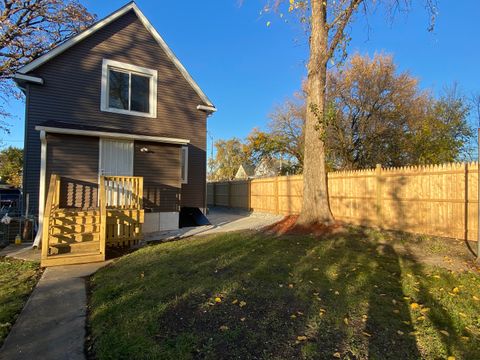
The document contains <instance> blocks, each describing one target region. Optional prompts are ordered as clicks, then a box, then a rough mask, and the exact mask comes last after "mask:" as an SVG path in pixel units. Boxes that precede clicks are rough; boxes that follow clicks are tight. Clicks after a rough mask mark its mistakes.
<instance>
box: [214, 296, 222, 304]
mask: <svg viewBox="0 0 480 360" xmlns="http://www.w3.org/2000/svg"><path fill="white" fill-rule="evenodd" d="M215 302H216V303H218V304H219V303H221V302H222V299H220V298H219V297H218V296H217V297H216V298H215Z"/></svg>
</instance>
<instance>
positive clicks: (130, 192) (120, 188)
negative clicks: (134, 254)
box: [100, 176, 144, 246]
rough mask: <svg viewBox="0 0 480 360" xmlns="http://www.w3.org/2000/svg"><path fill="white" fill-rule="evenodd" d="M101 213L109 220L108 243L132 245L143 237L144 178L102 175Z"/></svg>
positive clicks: (107, 221)
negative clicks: (102, 205)
mask: <svg viewBox="0 0 480 360" xmlns="http://www.w3.org/2000/svg"><path fill="white" fill-rule="evenodd" d="M100 184H101V188H100V204H105V205H104V207H101V208H100V211H101V216H104V217H105V219H106V222H105V227H106V229H105V231H106V232H105V234H106V245H107V246H131V245H135V244H137V243H138V242H139V241H140V240H141V238H142V224H143V222H144V211H143V178H142V177H136V176H102V178H101V180H100Z"/></svg>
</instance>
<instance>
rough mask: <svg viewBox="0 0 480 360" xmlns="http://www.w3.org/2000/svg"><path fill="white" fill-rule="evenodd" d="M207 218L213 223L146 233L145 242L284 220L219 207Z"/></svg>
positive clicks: (259, 225) (256, 227)
mask: <svg viewBox="0 0 480 360" xmlns="http://www.w3.org/2000/svg"><path fill="white" fill-rule="evenodd" d="M207 218H208V220H209V221H210V223H211V225H206V226H196V227H187V228H181V229H178V230H171V231H163V232H157V233H153V234H147V235H145V242H147V243H150V242H162V241H172V240H177V239H183V238H186V237H190V236H195V235H210V234H216V233H223V232H232V231H241V230H260V229H262V228H264V227H266V226H269V225H272V224H274V223H276V222H278V221H280V220H282V219H283V216H282V215H273V214H266V213H257V212H248V211H244V210H238V209H229V208H221V207H217V208H212V209H210V212H209V214H208V215H207Z"/></svg>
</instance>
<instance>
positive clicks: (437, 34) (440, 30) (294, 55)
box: [2, 0, 480, 147]
mask: <svg viewBox="0 0 480 360" xmlns="http://www.w3.org/2000/svg"><path fill="white" fill-rule="evenodd" d="M81 2H82V3H83V4H85V5H86V6H87V8H88V9H89V10H90V11H92V12H94V13H96V14H97V15H98V17H99V18H102V17H104V16H106V15H108V14H109V13H110V12H112V11H114V10H116V9H117V8H119V7H121V6H122V5H124V4H125V1H117V0H114V1H111V0H110V1H108V2H106V1H95V0H83V1H81ZM264 2H265V1H262V0H244V3H243V5H242V6H239V3H238V0H210V1H163V0H162V1H158V0H157V1H154V0H138V1H137V4H138V5H139V7H140V8H141V9H142V11H143V12H144V13H145V15H146V16H147V17H148V18H149V19H150V21H151V22H152V23H153V25H154V26H155V27H156V28H157V30H158V31H159V32H160V34H161V35H162V36H163V38H164V39H165V41H166V42H167V44H168V45H169V46H170V47H171V49H172V50H173V51H174V52H175V53H176V55H177V56H178V58H179V59H180V61H181V62H182V63H183V64H184V65H185V67H186V68H187V70H188V71H189V72H190V74H191V75H192V76H193V78H194V79H195V80H196V81H197V82H198V84H199V85H200V87H201V88H202V89H203V90H204V91H205V93H206V94H207V95H208V96H209V97H210V98H211V100H212V101H213V102H214V104H215V105H216V106H217V107H218V112H217V113H216V114H215V115H213V116H212V117H211V118H210V119H209V123H208V129H209V133H210V134H211V136H213V138H214V139H220V138H229V137H233V136H237V137H245V136H246V135H247V134H248V133H249V132H250V131H251V129H252V128H254V127H263V126H265V124H266V123H267V122H268V114H269V112H270V111H271V110H272V108H273V107H274V106H275V105H276V104H279V103H281V102H282V101H283V100H284V99H285V98H287V97H289V96H291V95H292V94H293V93H294V92H295V91H296V90H298V89H299V88H300V85H301V82H302V80H303V79H304V77H305V73H306V71H305V64H306V61H307V59H308V46H307V44H306V38H305V36H304V35H303V34H302V31H301V29H300V28H299V27H298V26H297V25H295V24H293V23H284V22H283V21H281V20H280V19H279V18H278V17H276V16H265V15H263V16H260V10H261V9H262V6H263V4H264ZM413 2H414V3H416V4H417V5H415V7H414V8H413V9H412V11H411V12H410V13H409V14H408V15H404V14H399V15H398V16H397V17H396V18H395V20H394V21H393V23H392V22H391V21H389V20H388V19H387V20H386V17H385V14H384V12H383V11H380V10H379V11H377V12H375V13H374V14H371V15H370V16H369V18H368V22H369V25H370V30H369V31H367V28H366V21H365V20H364V19H363V17H362V18H360V19H357V21H356V22H355V23H354V24H353V25H352V27H351V33H352V42H351V45H350V53H353V52H360V53H362V54H366V53H368V54H371V55H373V54H374V53H375V52H385V53H390V54H392V55H394V57H395V61H396V63H397V64H398V67H399V70H402V71H404V70H408V71H409V72H410V73H411V74H412V75H414V76H416V77H418V78H419V79H420V81H421V83H420V84H421V87H422V88H431V89H432V90H433V91H434V92H435V93H438V92H439V91H441V90H442V88H444V87H445V86H447V85H450V84H452V83H453V82H457V83H458V84H459V85H460V88H461V89H462V90H463V91H464V92H465V93H466V94H467V95H469V94H471V93H472V92H476V91H480V76H479V75H480V74H479V73H480V71H479V68H480V61H479V59H480V47H479V46H478V37H479V35H480V22H479V21H478V14H480V1H478V0H463V1H448V0H443V1H442V0H441V1H439V3H440V4H439V6H440V7H439V16H438V19H437V24H436V28H435V31H434V32H433V33H429V32H428V31H427V30H426V29H427V26H428V22H429V19H428V14H427V13H426V11H425V10H424V8H423V5H421V4H422V1H421V0H418V1H415V0H414V1H413ZM267 21H271V25H270V26H269V27H267V26H266V23H267ZM23 107H24V105H23V103H21V102H12V103H10V110H11V112H13V113H14V114H15V115H16V118H15V119H13V120H12V121H11V124H12V128H11V134H10V135H4V136H2V138H3V143H4V144H7V145H8V144H12V145H15V146H23V123H24V116H23V112H24V110H23ZM210 145H211V144H210V140H209V147H210Z"/></svg>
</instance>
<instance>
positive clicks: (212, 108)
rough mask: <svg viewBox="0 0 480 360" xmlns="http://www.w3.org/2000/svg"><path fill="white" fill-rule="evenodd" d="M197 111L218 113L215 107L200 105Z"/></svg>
mask: <svg viewBox="0 0 480 360" xmlns="http://www.w3.org/2000/svg"><path fill="white" fill-rule="evenodd" d="M197 110H202V111H208V112H215V111H217V108H216V107H215V106H205V105H198V106H197Z"/></svg>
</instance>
